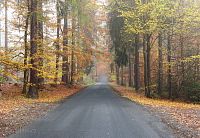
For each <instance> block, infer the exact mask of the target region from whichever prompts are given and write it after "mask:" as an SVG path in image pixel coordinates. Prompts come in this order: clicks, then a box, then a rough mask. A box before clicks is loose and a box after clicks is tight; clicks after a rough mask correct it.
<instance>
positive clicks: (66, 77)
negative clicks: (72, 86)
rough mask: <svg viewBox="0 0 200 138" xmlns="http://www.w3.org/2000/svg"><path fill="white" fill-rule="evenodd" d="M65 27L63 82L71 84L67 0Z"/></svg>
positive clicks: (66, 2)
mask: <svg viewBox="0 0 200 138" xmlns="http://www.w3.org/2000/svg"><path fill="white" fill-rule="evenodd" d="M64 10H65V11H64V28H63V54H64V55H63V64H62V82H63V83H64V84H69V63H68V1H67V0H65V9H64Z"/></svg>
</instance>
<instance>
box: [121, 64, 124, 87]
mask: <svg viewBox="0 0 200 138" xmlns="http://www.w3.org/2000/svg"><path fill="white" fill-rule="evenodd" d="M121 85H124V67H123V65H122V66H121Z"/></svg>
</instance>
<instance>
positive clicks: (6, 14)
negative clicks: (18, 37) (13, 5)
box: [4, 0, 8, 79]
mask: <svg viewBox="0 0 200 138" xmlns="http://www.w3.org/2000/svg"><path fill="white" fill-rule="evenodd" d="M4 1H5V3H4V4H5V56H8V0H4ZM4 72H5V76H4V77H5V78H7V75H6V73H7V72H8V67H7V65H5V68H4ZM7 79H8V78H7Z"/></svg>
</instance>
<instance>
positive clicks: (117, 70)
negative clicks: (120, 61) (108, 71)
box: [115, 64, 120, 85]
mask: <svg viewBox="0 0 200 138" xmlns="http://www.w3.org/2000/svg"><path fill="white" fill-rule="evenodd" d="M115 66H116V80H117V84H118V85H119V84H120V81H119V72H120V71H119V66H118V65H117V64H116V65H115Z"/></svg>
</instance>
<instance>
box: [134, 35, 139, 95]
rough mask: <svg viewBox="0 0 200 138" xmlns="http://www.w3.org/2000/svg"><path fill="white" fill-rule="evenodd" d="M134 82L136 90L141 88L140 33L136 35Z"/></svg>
mask: <svg viewBox="0 0 200 138" xmlns="http://www.w3.org/2000/svg"><path fill="white" fill-rule="evenodd" d="M134 82H135V83H134V84H135V90H136V91H138V90H139V89H140V54H139V34H137V35H136V36H135V64H134Z"/></svg>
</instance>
